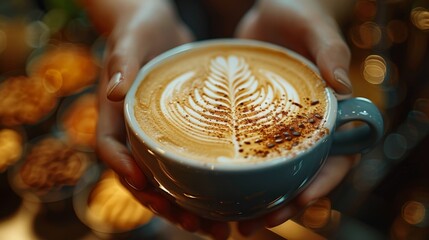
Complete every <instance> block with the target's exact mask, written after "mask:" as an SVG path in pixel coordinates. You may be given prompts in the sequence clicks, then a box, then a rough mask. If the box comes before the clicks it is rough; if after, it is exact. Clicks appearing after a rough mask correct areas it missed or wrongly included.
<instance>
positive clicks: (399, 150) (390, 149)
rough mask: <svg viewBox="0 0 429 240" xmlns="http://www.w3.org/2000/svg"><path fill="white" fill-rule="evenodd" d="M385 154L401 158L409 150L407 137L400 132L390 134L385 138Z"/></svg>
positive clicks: (391, 157) (389, 156)
mask: <svg viewBox="0 0 429 240" xmlns="http://www.w3.org/2000/svg"><path fill="white" fill-rule="evenodd" d="M383 148H384V154H385V155H386V157H388V158H390V159H400V158H402V157H403V156H404V155H405V153H406V152H407V149H408V146H407V139H406V138H405V137H404V136H403V135H401V134H398V133H392V134H389V135H388V136H387V137H386V139H385V140H384V145H383Z"/></svg>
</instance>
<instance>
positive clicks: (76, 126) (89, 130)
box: [60, 93, 98, 149]
mask: <svg viewBox="0 0 429 240" xmlns="http://www.w3.org/2000/svg"><path fill="white" fill-rule="evenodd" d="M66 107H67V109H65V110H64V113H63V115H62V116H61V117H60V125H61V126H60V127H62V128H63V129H64V131H65V133H66V134H67V137H68V138H69V140H70V142H71V143H72V144H73V145H75V146H77V147H79V148H80V147H82V148H89V149H94V148H95V138H96V137H95V132H96V127H97V121H98V109H97V98H96V95H95V94H93V93H87V94H84V95H82V96H80V97H79V98H78V99H76V100H75V101H74V102H73V103H72V104H71V105H70V106H66Z"/></svg>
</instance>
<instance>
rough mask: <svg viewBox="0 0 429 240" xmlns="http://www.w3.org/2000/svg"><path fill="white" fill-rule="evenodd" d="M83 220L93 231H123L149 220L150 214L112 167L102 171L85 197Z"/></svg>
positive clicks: (151, 215) (151, 214)
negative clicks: (85, 206) (85, 209)
mask: <svg viewBox="0 0 429 240" xmlns="http://www.w3.org/2000/svg"><path fill="white" fill-rule="evenodd" d="M87 204H88V206H87V207H88V208H87V210H88V211H86V216H85V218H86V221H87V222H88V223H89V225H90V226H92V227H93V228H94V229H95V230H97V229H101V228H102V229H103V230H104V231H106V232H124V231H129V230H132V229H134V228H136V227H138V226H141V225H144V224H146V223H148V222H149V221H150V220H151V219H152V217H153V215H154V214H153V213H152V212H151V211H150V210H149V209H147V208H146V207H144V206H143V205H142V204H140V203H139V202H138V201H137V200H136V199H135V198H134V196H133V195H132V194H131V193H130V192H129V191H128V190H127V189H126V188H125V187H124V186H123V185H122V184H121V182H120V181H119V177H118V176H117V175H116V174H115V173H114V172H113V171H112V170H105V171H104V172H103V174H102V176H101V178H100V180H99V181H98V182H97V183H96V184H95V186H94V187H93V189H92V190H91V192H90V194H89V197H88V199H87Z"/></svg>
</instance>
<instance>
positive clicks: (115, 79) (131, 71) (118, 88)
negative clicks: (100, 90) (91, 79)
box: [105, 34, 146, 101]
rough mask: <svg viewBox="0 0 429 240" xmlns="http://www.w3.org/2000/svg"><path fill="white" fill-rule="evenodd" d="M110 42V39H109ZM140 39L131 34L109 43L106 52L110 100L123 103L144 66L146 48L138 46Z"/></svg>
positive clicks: (141, 45) (108, 95)
mask: <svg viewBox="0 0 429 240" xmlns="http://www.w3.org/2000/svg"><path fill="white" fill-rule="evenodd" d="M109 40H110V39H109ZM137 40H138V38H137V37H135V36H133V34H129V35H127V36H123V37H120V38H117V39H114V40H111V41H110V42H108V46H107V51H106V63H105V67H106V68H107V69H106V70H107V78H108V79H107V81H108V84H107V88H106V95H107V98H108V99H109V100H112V101H121V100H123V99H124V98H125V95H126V93H127V92H128V90H129V88H130V87H131V84H132V83H133V82H134V79H135V77H136V75H137V73H138V71H139V69H140V66H141V65H142V62H143V59H144V57H145V55H146V54H145V47H144V45H143V44H137Z"/></svg>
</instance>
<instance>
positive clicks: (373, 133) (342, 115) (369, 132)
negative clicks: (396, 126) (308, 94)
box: [330, 98, 384, 155]
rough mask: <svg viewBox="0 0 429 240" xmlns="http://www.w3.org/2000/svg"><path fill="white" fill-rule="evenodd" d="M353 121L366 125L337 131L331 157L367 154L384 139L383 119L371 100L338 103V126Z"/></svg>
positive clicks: (349, 100)
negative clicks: (366, 152)
mask: <svg viewBox="0 0 429 240" xmlns="http://www.w3.org/2000/svg"><path fill="white" fill-rule="evenodd" d="M351 121H360V122H363V123H365V124H364V125H362V126H359V127H355V128H351V129H347V130H342V131H340V130H336V131H335V132H334V133H333V142H332V147H331V152H330V154H331V155H342V154H354V153H360V152H365V151H368V150H369V149H370V148H371V147H373V146H375V144H376V143H377V142H378V141H379V140H380V139H381V138H382V136H383V133H384V125H383V118H382V116H381V113H380V111H379V110H378V108H377V107H376V106H375V105H374V104H373V103H372V102H371V101H370V100H368V99H366V98H351V99H346V100H342V101H339V102H338V113H337V121H336V126H337V127H339V126H341V125H343V124H345V123H348V122H351Z"/></svg>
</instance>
